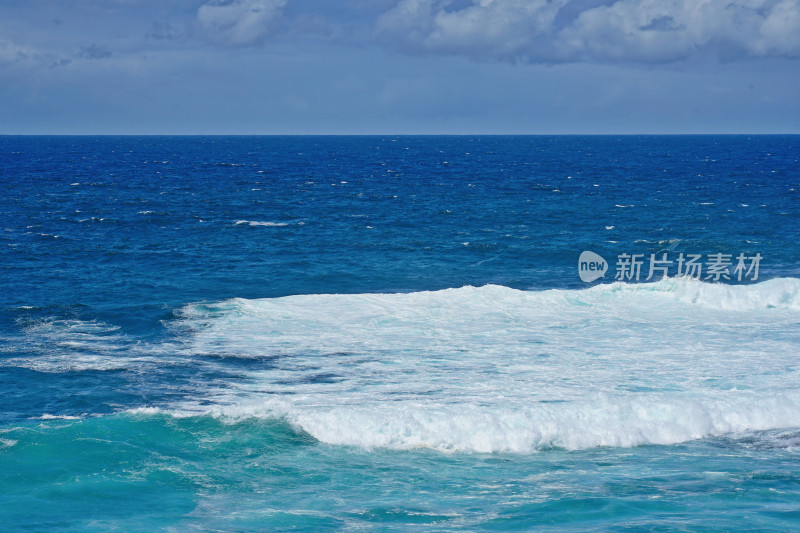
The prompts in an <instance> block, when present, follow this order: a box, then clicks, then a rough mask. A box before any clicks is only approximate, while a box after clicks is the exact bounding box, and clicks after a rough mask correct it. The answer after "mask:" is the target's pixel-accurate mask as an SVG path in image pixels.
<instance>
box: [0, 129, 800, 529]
mask: <svg viewBox="0 0 800 533" xmlns="http://www.w3.org/2000/svg"><path fill="white" fill-rule="evenodd" d="M0 154H2V158H0V172H1V176H2V184H3V187H4V193H3V196H2V207H3V208H2V210H0V230H2V232H1V233H0V247H2V256H0V268H1V269H2V278H0V284H2V285H1V286H0V318H1V319H2V320H0V337H1V342H2V344H0V387H2V389H0V390H2V392H3V394H2V395H0V462H1V464H2V468H0V487H1V489H0V515H1V516H2V519H3V523H4V524H6V525H5V526H4V527H8V528H9V529H20V528H33V529H62V530H97V531H106V530H108V529H119V530H125V531H131V530H141V531H147V530H152V529H165V528H167V529H169V528H171V529H173V530H177V531H183V530H197V529H201V530H207V529H211V530H258V529H273V530H281V529H292V528H295V529H306V530H309V531H318V530H326V529H346V530H347V529H362V528H367V529H372V528H375V529H401V530H418V529H421V528H423V529H432V530H464V529H467V530H482V529H516V530H527V529H535V528H540V529H552V530H573V529H574V530H585V529H600V530H615V531H617V530H629V529H630V530H637V529H647V530H673V529H683V530H693V531H694V530H709V529H713V530H717V529H751V530H791V529H795V528H797V527H798V526H799V525H800V504H798V502H800V472H798V468H797V462H798V458H800V456H798V444H799V443H800V364H799V363H798V362H799V361H800V358H799V357H798V356H799V354H798V351H799V350H798V348H799V347H800V275H799V274H800V268H799V267H798V265H800V247H798V246H797V245H796V243H797V240H798V237H800V203H798V200H800V195H799V194H798V191H797V189H798V187H800V166H799V165H798V159H799V158H800V137H798V136H755V137H746V136H721V137H714V136H677V137H669V136H666V137H646V136H631V137H580V136H578V137H484V138H482V137H0ZM584 250H592V251H594V252H596V253H598V254H600V255H601V256H603V257H604V258H606V259H607V260H608V261H609V263H610V264H611V272H610V273H609V274H608V275H607V276H606V277H605V278H601V279H600V280H599V281H597V282H594V283H583V282H582V281H581V280H580V278H579V276H578V256H579V254H580V253H581V252H582V251H584ZM623 253H625V254H642V256H643V257H645V258H647V257H649V256H650V254H656V255H657V256H661V255H662V254H668V255H669V257H670V258H676V257H677V256H678V254H681V253H684V254H701V255H702V256H703V257H706V258H707V257H709V255H710V254H720V253H721V254H731V256H732V257H734V258H735V256H736V255H738V254H740V253H742V254H745V255H747V256H748V257H752V256H753V255H754V254H756V253H758V254H760V255H761V256H762V258H763V259H762V261H761V264H760V270H759V274H758V278H757V279H752V277H753V276H752V275H751V276H750V278H751V279H745V280H744V283H739V282H737V280H736V279H735V278H736V276H733V278H734V279H732V280H723V283H711V282H710V280H707V281H702V280H695V279H685V278H676V277H671V278H668V279H663V280H656V279H653V280H652V281H651V282H648V283H622V282H614V280H613V278H614V276H613V270H614V262H615V259H616V258H617V257H618V256H619V255H620V254H623ZM734 263H735V259H734ZM643 278H644V276H643Z"/></svg>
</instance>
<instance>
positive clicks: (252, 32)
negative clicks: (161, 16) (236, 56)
mask: <svg viewBox="0 0 800 533" xmlns="http://www.w3.org/2000/svg"><path fill="white" fill-rule="evenodd" d="M285 4H286V0H227V1H223V0H218V1H214V2H209V3H206V4H204V5H202V6H200V8H199V9H198V10H197V22H198V23H199V25H200V27H201V28H202V30H203V31H204V32H205V33H206V35H207V36H208V37H209V38H211V39H212V40H214V41H217V42H222V43H224V44H229V45H234V46H248V45H253V44H258V43H259V42H261V41H262V40H263V39H264V38H266V37H267V36H269V35H270V34H271V33H272V32H273V31H274V29H275V22H276V20H277V18H278V17H279V16H280V13H281V9H282V8H283V6H284V5H285Z"/></svg>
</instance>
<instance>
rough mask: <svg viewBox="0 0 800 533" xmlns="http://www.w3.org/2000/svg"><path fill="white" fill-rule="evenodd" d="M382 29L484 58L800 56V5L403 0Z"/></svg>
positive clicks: (415, 45)
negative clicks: (709, 55)
mask: <svg viewBox="0 0 800 533" xmlns="http://www.w3.org/2000/svg"><path fill="white" fill-rule="evenodd" d="M376 27H377V30H378V33H379V34H380V35H381V37H382V38H383V39H384V41H387V42H389V43H392V44H393V45H396V46H397V47H399V48H400V49H401V50H404V51H406V52H411V53H434V54H453V55H464V56H468V57H471V58H474V59H484V60H509V61H522V62H529V63H564V62H600V63H607V62H634V63H658V62H670V61H678V60H682V59H687V58H689V57H692V56H696V55H708V54H711V55H716V56H718V57H721V58H722V59H734V58H739V57H789V58H798V57H800V0H616V1H614V0H466V1H457V0H401V1H400V2H398V3H397V4H396V5H395V6H394V7H393V8H391V9H390V10H388V11H387V12H386V13H384V14H383V15H382V16H381V17H380V18H379V19H378V21H377V23H376Z"/></svg>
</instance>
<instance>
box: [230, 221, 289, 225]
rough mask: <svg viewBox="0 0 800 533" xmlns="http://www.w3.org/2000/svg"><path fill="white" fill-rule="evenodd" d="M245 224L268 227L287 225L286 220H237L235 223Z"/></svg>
mask: <svg viewBox="0 0 800 533" xmlns="http://www.w3.org/2000/svg"><path fill="white" fill-rule="evenodd" d="M242 224H246V225H248V226H268V227H282V226H288V225H289V223H288V222H268V221H259V220H237V221H236V225H237V226H239V225H242Z"/></svg>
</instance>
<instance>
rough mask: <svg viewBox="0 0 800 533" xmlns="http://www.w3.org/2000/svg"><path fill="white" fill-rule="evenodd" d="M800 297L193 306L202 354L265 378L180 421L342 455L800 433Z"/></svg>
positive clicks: (184, 313)
mask: <svg viewBox="0 0 800 533" xmlns="http://www.w3.org/2000/svg"><path fill="white" fill-rule="evenodd" d="M798 287H799V285H798V280H795V279H778V280H771V281H767V282H763V283H760V284H756V285H748V286H724V285H719V284H718V285H711V284H707V283H702V282H698V281H694V280H684V279H667V280H663V281H660V282H657V283H652V284H639V285H630V284H623V283H613V284H608V285H598V286H595V287H592V288H588V289H584V290H573V291H570V290H548V291H538V292H534V291H521V290H515V289H510V288H507V287H501V286H492V285H487V286H483V287H462V288H459V289H447V290H442V291H432V292H416V293H407V294H339V295H336V294H327V295H325V294H323V295H298V296H289V297H283V298H272V299H262V300H245V299H233V300H227V301H224V302H219V303H213V304H197V305H191V306H187V307H185V308H184V309H182V310H181V312H180V319H179V320H178V325H179V326H180V327H179V328H178V330H177V331H179V332H180V334H181V335H184V350H186V351H187V353H191V354H192V355H193V356H197V357H200V358H209V359H213V360H215V361H219V360H225V359H232V360H241V359H243V358H244V359H251V360H253V362H252V363H248V364H247V366H246V367H244V368H245V369H244V370H241V368H242V367H237V368H239V369H240V371H241V372H242V374H243V375H245V376H246V379H244V380H237V381H230V382H228V383H227V384H226V385H225V386H219V385H215V386H213V387H209V388H208V389H207V390H205V391H204V392H203V394H202V395H199V396H198V397H197V398H196V402H195V404H194V405H189V404H184V405H182V406H176V409H177V410H178V411H181V412H185V413H193V412H205V413H208V412H211V413H214V414H218V415H220V416H224V417H233V418H235V417H237V416H270V417H283V418H286V419H287V420H288V421H290V422H291V423H293V424H294V425H295V426H296V427H298V428H299V429H301V430H303V431H305V432H307V433H309V434H310V435H312V436H314V437H315V438H317V439H319V440H320V441H323V442H327V443H331V444H346V445H355V446H362V447H365V448H371V447H389V448H402V449H405V448H411V447H416V446H427V447H432V448H436V449H442V450H465V451H480V452H484V451H511V452H529V451H532V450H539V449H545V448H548V447H554V446H555V447H563V448H569V449H577V448H584V447H592V446H634V445H639V444H667V443H674V442H682V441H685V440H689V439H696V438H701V437H706V436H713V435H722V434H726V433H732V432H740V431H761V430H768V429H780V428H789V427H798V426H800V386H798V383H800V363H798V360H797V353H798V346H799V345H800V341H799V340H798V339H800V321H798V312H797V292H798ZM745 326H746V327H745ZM209 356H211V357H209ZM220 356H223V357H220ZM220 364H222V363H220ZM276 398H279V399H276ZM209 404H211V405H215V406H216V407H214V408H213V409H211V410H209V409H208V408H206V407H201V405H209ZM199 406H200V407H199Z"/></svg>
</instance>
